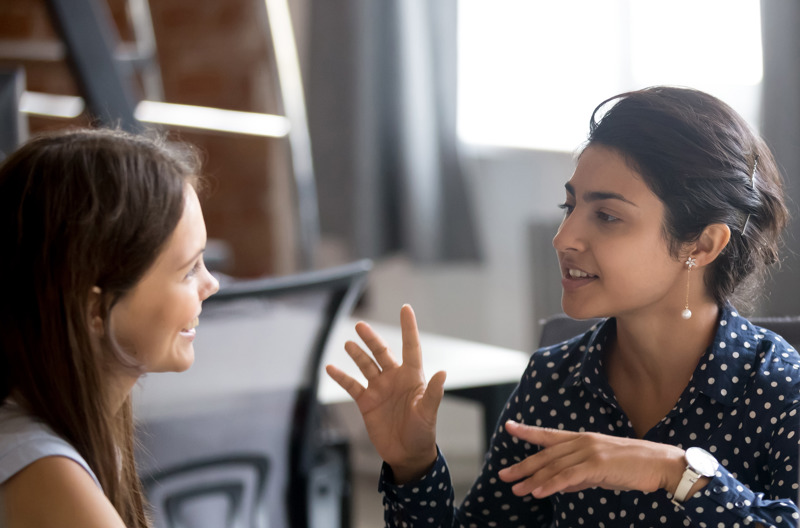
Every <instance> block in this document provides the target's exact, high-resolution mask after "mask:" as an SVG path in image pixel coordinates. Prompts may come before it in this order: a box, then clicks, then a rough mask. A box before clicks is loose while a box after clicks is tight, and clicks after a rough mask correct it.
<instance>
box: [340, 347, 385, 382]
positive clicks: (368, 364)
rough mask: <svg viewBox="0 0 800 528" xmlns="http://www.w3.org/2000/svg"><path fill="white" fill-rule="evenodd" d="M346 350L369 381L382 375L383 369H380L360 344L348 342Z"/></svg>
mask: <svg viewBox="0 0 800 528" xmlns="http://www.w3.org/2000/svg"><path fill="white" fill-rule="evenodd" d="M344 349H345V350H346V351H347V354H348V355H349V356H350V357H351V358H352V360H353V363H355V364H356V366H357V367H358V369H359V370H360V371H361V373H362V374H364V377H365V378H367V381H369V380H371V379H373V378H375V377H377V376H378V375H379V374H380V373H381V369H380V367H378V365H377V363H375V361H373V359H372V358H371V357H370V355H369V354H367V353H366V352H364V351H363V350H362V349H361V347H360V346H358V344H356V343H354V342H353V341H347V342H345V344H344Z"/></svg>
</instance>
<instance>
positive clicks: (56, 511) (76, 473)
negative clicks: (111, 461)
mask: <svg viewBox="0 0 800 528" xmlns="http://www.w3.org/2000/svg"><path fill="white" fill-rule="evenodd" d="M2 497H3V499H4V501H5V513H6V522H7V523H8V524H7V526H8V527H9V528H28V527H31V528H33V527H37V528H48V527H54V528H55V527H65V528H70V527H75V528H78V527H86V528H93V527H97V528H102V527H108V528H125V525H124V523H123V522H122V519H121V518H120V517H119V515H118V514H117V511H116V510H115V509H114V507H113V506H112V505H111V503H110V502H109V500H108V499H107V498H106V496H105V495H104V494H103V492H102V490H100V489H99V488H98V487H97V484H95V482H94V480H93V479H92V477H91V476H90V475H89V474H88V473H87V472H86V471H85V470H84V469H83V468H82V467H81V466H80V465H79V464H78V463H76V462H74V461H73V460H70V459H68V458H65V457H62V456H49V457H45V458H41V459H39V460H37V461H35V462H33V463H32V464H30V465H28V466H27V467H25V468H24V469H23V470H21V471H19V472H18V473H17V474H15V475H14V476H13V477H11V478H10V479H8V480H7V481H6V482H5V483H4V484H3V486H2Z"/></svg>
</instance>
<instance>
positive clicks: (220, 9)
mask: <svg viewBox="0 0 800 528" xmlns="http://www.w3.org/2000/svg"><path fill="white" fill-rule="evenodd" d="M84 8H86V9H88V11H86V9H84ZM84 11H86V12H90V14H91V16H89V15H85V13H84ZM799 24H800V3H798V2H796V1H794V0H769V1H761V2H760V1H759V0H727V1H723V0H693V1H690V0H669V1H663V0H652V1H648V2H642V1H636V0H602V1H597V0H594V1H589V0H567V1H560V2H545V1H529V0H493V1H491V2H488V1H481V0H435V1H424V0H289V1H288V2H286V1H277V0H266V2H264V1H257V0H224V1H220V0H150V2H149V3H148V2H147V0H91V1H90V0H49V1H45V0H2V1H0V68H2V69H3V75H4V77H3V79H4V81H3V86H2V94H0V97H2V98H4V99H2V100H3V101H6V102H7V101H8V100H9V98H11V99H10V100H12V101H14V102H15V103H17V104H18V105H19V107H20V108H21V109H22V113H21V114H19V115H9V114H3V126H2V129H3V130H2V133H3V137H2V148H0V150H3V149H5V151H6V152H7V150H8V149H9V148H10V147H9V145H12V144H13V142H14V141H18V140H19V139H21V138H24V137H26V136H27V135H30V134H34V133H36V132H38V131H41V130H46V129H53V128H60V127H65V126H72V125H76V124H90V123H98V122H100V123H106V124H108V123H111V124H119V125H121V126H123V127H139V126H145V124H146V123H150V124H149V125H146V126H158V127H161V128H162V129H163V130H165V131H167V132H168V133H169V134H170V135H171V136H172V137H174V138H176V139H182V140H186V141H188V142H191V143H193V144H195V145H197V147H198V148H200V149H201V150H202V152H203V153H204V157H205V160H206V177H207V183H208V185H207V188H206V191H205V193H204V195H203V196H202V199H203V205H204V210H205V215H206V221H207V225H208V232H209V236H210V237H211V238H213V243H212V244H211V245H210V248H209V256H210V257H211V259H212V260H213V264H214V266H215V267H216V269H217V270H219V271H221V272H224V273H227V274H229V275H232V276H234V277H242V278H249V277H260V276H265V275H285V274H292V273H295V272H298V271H302V270H308V269H319V268H325V267H328V266H333V265H336V264H341V263H345V262H349V261H353V260H355V259H358V258H362V257H368V258H371V259H374V262H375V267H374V269H373V271H372V272H371V275H370V279H369V287H368V289H367V292H366V295H365V297H364V299H363V300H362V302H361V304H360V305H359V307H358V309H357V311H358V315H359V316H360V317H365V318H369V319H372V320H375V321H381V322H387V323H396V322H397V316H398V311H399V308H400V306H401V304H402V303H405V302H408V303H411V304H412V305H413V306H414V307H415V309H416V312H417V315H418V318H419V320H420V326H421V329H422V330H423V331H427V332H435V333H438V334H444V335H450V336H455V337H459V338H464V339H469V340H472V341H478V342H482V343H488V344H493V345H498V346H502V347H508V348H512V349H517V350H523V351H526V352H528V351H531V350H533V349H534V348H535V346H536V343H537V342H538V327H537V322H538V321H539V320H540V319H542V318H544V317H547V316H549V315H551V314H553V313H556V312H559V311H560V292H561V288H560V282H559V271H558V267H557V263H556V260H555V255H554V252H553V250H552V247H551V244H550V241H551V239H552V237H553V235H554V234H555V230H556V229H557V226H558V223H559V221H560V216H561V214H560V211H559V209H558V208H557V207H556V206H557V204H558V203H560V202H561V201H563V199H564V193H563V184H564V182H565V181H566V180H567V179H569V177H570V175H571V173H572V170H573V168H574V155H575V153H576V152H577V151H578V149H579V148H580V146H581V144H582V142H583V140H584V139H585V137H586V134H587V132H588V121H589V116H590V115H591V112H592V110H593V109H594V107H595V106H596V105H597V104H598V103H600V102H601V101H603V100H605V99H606V98H608V97H610V96H612V95H615V94H617V93H620V92H623V91H626V90H631V89H636V88H642V87H645V86H650V85H654V84H671V85H684V86H691V87H695V88H699V89H702V90H705V91H708V92H710V93H712V94H714V95H717V96H718V97H720V98H722V99H723V100H725V101H726V102H728V103H729V104H731V105H732V106H733V107H734V108H736V109H737V110H738V111H739V112H740V113H741V114H742V115H743V116H744V117H745V118H746V119H747V120H748V121H749V123H750V124H751V125H752V126H753V127H754V128H755V129H756V130H758V131H759V132H760V133H761V134H762V135H763V137H765V139H766V140H767V142H768V144H769V145H770V146H771V148H772V149H773V151H774V153H775V155H776V158H777V160H778V162H779V164H780V165H781V167H782V168H783V172H784V176H785V178H786V183H787V191H788V195H789V198H790V204H789V205H790V209H791V212H792V214H793V216H794V220H793V223H792V225H791V226H790V228H789V230H788V232H787V236H786V247H785V251H784V260H783V265H782V267H781V269H780V270H777V271H776V272H775V273H774V274H773V276H772V277H771V279H770V282H769V284H768V291H767V295H766V296H765V297H764V299H763V300H762V301H761V303H760V304H759V305H758V308H757V310H756V312H757V313H758V314H759V315H789V314H800V300H798V298H799V297H800V296H799V295H798V294H799V293H800V275H799V274H798V271H799V270H800V242H799V241H798V237H797V235H796V234H795V233H796V232H797V231H798V221H800V220H798V218H800V212H799V211H798V203H800V33H798V32H797V30H796V28H797V26H798V25H799ZM69 28H73V34H72V36H69V31H68V30H69ZM75 28H78V31H77V32H75V31H74V29H75ZM80 28H84V29H83V31H81V30H80ZM78 49H82V50H83V52H82V55H83V56H82V57H76V56H75V53H71V52H70V50H78ZM53 96H55V97H53ZM164 102H166V103H170V104H171V105H192V107H194V108H192V107H189V108H187V107H177V106H175V107H173V106H158V104H155V105H151V104H150V103H164ZM70 105H71V106H70ZM198 107H199V108H198ZM207 109H212V110H215V109H217V110H226V111H237V112H244V114H231V113H224V112H223V113H222V114H219V115H218V114H212V115H210V117H208V118H207V120H206V122H205V123H203V124H200V125H197V124H193V125H190V124H187V123H188V120H189V118H190V117H191V116H192V115H194V116H197V115H200V114H202V112H203V111H205V110H207ZM172 110H176V111H180V112H178V114H180V115H178V116H177V117H175V118H174V119H173V118H171V117H169V115H168V114H169V113H170V112H171V111H172ZM181 112H183V113H181ZM203 115H205V114H203ZM187 116H188V117H187ZM170 119H172V122H173V124H163V123H169V122H170ZM251 120H252V121H253V122H254V123H255V125H253V126H254V127H255V128H247V123H250V121H251ZM212 122H213V123H216V125H214V126H211V125H210V124H209V123H212ZM153 123H162V124H160V125H159V124H153ZM270 127H273V128H270ZM632 265H635V263H632Z"/></svg>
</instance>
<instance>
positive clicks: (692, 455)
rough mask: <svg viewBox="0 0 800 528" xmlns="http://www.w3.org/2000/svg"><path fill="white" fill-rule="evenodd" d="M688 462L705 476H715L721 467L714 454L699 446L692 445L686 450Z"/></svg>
mask: <svg viewBox="0 0 800 528" xmlns="http://www.w3.org/2000/svg"><path fill="white" fill-rule="evenodd" d="M686 462H687V463H688V464H689V466H690V467H691V468H692V469H693V470H694V471H695V472H696V473H699V474H700V475H702V476H704V477H713V476H714V473H715V472H716V471H717V468H718V467H719V462H717V459H716V458H714V455H712V454H711V453H709V452H708V451H706V450H705V449H701V448H699V447H690V448H689V449H687V450H686Z"/></svg>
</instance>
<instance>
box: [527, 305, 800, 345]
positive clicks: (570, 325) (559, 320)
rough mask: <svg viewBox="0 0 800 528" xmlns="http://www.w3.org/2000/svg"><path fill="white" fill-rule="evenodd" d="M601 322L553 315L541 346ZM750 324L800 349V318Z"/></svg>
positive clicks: (546, 323) (759, 319)
mask: <svg viewBox="0 0 800 528" xmlns="http://www.w3.org/2000/svg"><path fill="white" fill-rule="evenodd" d="M600 321H602V319H584V320H577V319H572V318H571V317H569V316H567V315H566V314H563V313H561V314H556V315H552V316H550V317H548V318H547V319H543V320H541V321H539V324H540V325H541V334H540V336H539V346H540V347H545V346H550V345H555V344H556V343H560V342H562V341H566V340H567V339H569V338H571V337H575V336H576V335H578V334H582V333H584V332H586V331H587V330H589V328H591V327H592V325H594V324H596V323H599V322H600ZM750 322H752V323H753V324H754V325H756V326H761V327H763V328H766V329H768V330H772V331H773V332H775V333H777V334H779V335H781V336H782V337H783V338H784V339H786V341H787V342H788V343H789V344H790V345H792V347H794V348H795V349H797V348H798V347H800V316H793V317H752V318H750Z"/></svg>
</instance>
